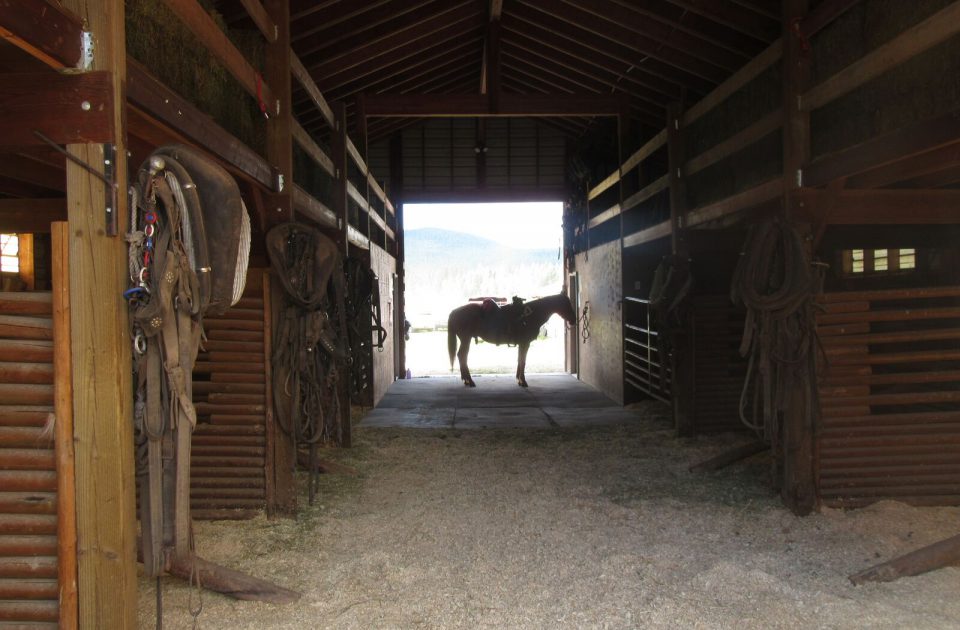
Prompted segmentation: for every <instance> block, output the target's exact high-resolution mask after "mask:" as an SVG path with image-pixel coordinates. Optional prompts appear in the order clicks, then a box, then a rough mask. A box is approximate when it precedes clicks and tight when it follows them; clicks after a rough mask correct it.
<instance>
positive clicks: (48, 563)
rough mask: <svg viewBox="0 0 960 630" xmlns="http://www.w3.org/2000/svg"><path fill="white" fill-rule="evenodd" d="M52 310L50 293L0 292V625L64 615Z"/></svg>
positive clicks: (50, 623)
mask: <svg viewBox="0 0 960 630" xmlns="http://www.w3.org/2000/svg"><path fill="white" fill-rule="evenodd" d="M51 312H52V304H51V295H50V293H16V294H0V401H2V403H0V626H6V625H7V624H10V625H12V626H16V625H19V624H24V625H30V627H56V622H57V620H58V618H59V602H58V599H59V587H58V582H57V494H56V491H57V473H56V454H55V451H54V443H53V434H52V433H47V432H45V431H44V426H45V424H46V423H47V421H48V418H50V417H51V415H52V413H53V341H52V339H53V327H52V321H51ZM27 622H30V623H29V624H27Z"/></svg>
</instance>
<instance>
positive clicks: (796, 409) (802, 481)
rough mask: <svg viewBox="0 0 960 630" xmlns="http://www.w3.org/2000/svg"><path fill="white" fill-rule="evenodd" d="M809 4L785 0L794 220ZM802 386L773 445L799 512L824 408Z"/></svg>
mask: <svg viewBox="0 0 960 630" xmlns="http://www.w3.org/2000/svg"><path fill="white" fill-rule="evenodd" d="M809 7H810V0H784V2H783V42H784V46H783V60H782V63H783V116H784V119H783V190H784V197H783V211H784V215H785V218H786V220H788V221H790V220H792V219H793V217H794V216H796V214H797V211H798V209H799V208H798V203H799V202H798V200H799V198H800V196H799V194H798V193H799V190H800V188H801V186H802V184H803V168H804V167H805V166H806V165H807V163H809V161H810V114H809V112H804V111H802V110H801V109H800V99H799V95H800V94H802V93H804V92H805V91H806V89H807V88H808V86H809V83H810V58H809V53H808V52H807V51H806V50H805V48H806V42H805V40H804V39H803V35H802V34H801V33H800V32H799V30H798V25H799V23H800V20H801V19H802V18H803V17H804V16H805V15H806V14H807V11H808V10H809ZM802 227H808V226H802ZM809 360H811V361H812V360H813V358H812V357H810V358H809ZM800 369H802V368H800ZM796 385H797V386H796V387H793V388H791V390H790V391H788V392H786V395H787V401H788V402H787V404H786V411H784V413H783V418H782V422H783V428H782V430H781V431H780V440H781V442H780V444H779V445H777V444H774V445H773V446H774V452H775V453H777V451H779V453H780V456H781V462H782V478H781V480H780V481H781V483H780V496H781V498H782V499H783V501H784V503H785V504H786V505H787V506H788V507H789V508H790V509H791V510H793V511H794V512H795V513H797V514H808V513H810V511H811V510H813V509H814V507H815V506H816V501H817V491H816V484H815V479H814V472H813V466H814V462H813V449H814V442H815V435H814V431H815V429H814V426H812V424H811V422H810V418H811V417H815V416H816V414H817V413H818V412H819V410H818V409H808V408H807V407H808V406H809V404H810V396H809V392H806V391H803V390H801V388H800V387H799V385H800V383H799V380H798V381H797V382H796ZM811 387H815V385H811Z"/></svg>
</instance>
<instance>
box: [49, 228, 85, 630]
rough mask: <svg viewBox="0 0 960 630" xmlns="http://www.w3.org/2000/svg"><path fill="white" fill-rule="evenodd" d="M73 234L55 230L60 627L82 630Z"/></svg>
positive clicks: (60, 229)
mask: <svg viewBox="0 0 960 630" xmlns="http://www.w3.org/2000/svg"><path fill="white" fill-rule="evenodd" d="M69 244H70V231H69V226H68V225H67V223H66V222H65V221H58V222H57V223H56V224H55V225H54V226H53V228H52V238H51V250H52V252H51V279H52V285H53V378H54V382H53V395H54V403H53V404H54V414H56V418H57V422H56V425H55V430H56V437H55V439H54V446H55V448H56V453H57V582H58V586H59V588H60V619H59V622H60V627H61V628H71V629H72V628H76V627H77V623H78V621H79V619H78V612H77V506H76V500H77V497H76V476H75V475H76V468H75V465H76V461H75V456H74V450H73V368H72V365H71V356H70V273H69V271H68V270H69V268H70V264H69V260H68V255H69Z"/></svg>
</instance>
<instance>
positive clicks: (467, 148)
mask: <svg viewBox="0 0 960 630" xmlns="http://www.w3.org/2000/svg"><path fill="white" fill-rule="evenodd" d="M485 124H486V136H485V137H486V145H485V146H486V149H487V152H486V154H485V156H486V157H485V160H486V167H485V168H486V186H485V187H486V189H487V190H493V191H504V190H511V189H522V190H531V189H537V188H544V189H550V190H557V189H560V188H562V187H563V185H564V182H565V180H564V166H565V154H564V151H565V140H564V137H563V135H562V134H561V133H560V132H559V131H557V130H555V129H553V128H552V127H549V126H547V125H544V124H542V123H539V122H537V121H536V120H534V119H529V118H490V119H488V120H487V121H486V123H485ZM402 141H403V153H402V155H403V185H404V190H405V191H406V192H408V193H416V192H450V191H454V192H456V191H461V192H462V191H472V190H477V189H478V188H479V187H480V182H479V181H478V171H477V160H478V157H477V153H476V147H477V130H476V121H475V120H473V119H469V118H438V119H432V120H429V121H426V122H424V123H423V124H421V125H419V126H416V127H411V128H408V129H406V130H404V131H403V132H402ZM385 147H386V142H384V143H380V144H379V145H377V146H375V147H372V148H371V150H370V154H371V156H377V158H376V159H377V160H379V163H381V164H382V163H383V161H384V159H383V158H384V156H385V155H386V149H385ZM373 163H374V162H373V161H371V165H372V164H373ZM382 172H384V173H385V172H386V171H382Z"/></svg>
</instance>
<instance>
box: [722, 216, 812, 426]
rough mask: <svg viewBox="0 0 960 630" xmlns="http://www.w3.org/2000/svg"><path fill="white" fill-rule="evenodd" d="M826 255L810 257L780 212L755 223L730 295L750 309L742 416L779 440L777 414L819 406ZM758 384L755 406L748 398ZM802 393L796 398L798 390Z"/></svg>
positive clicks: (744, 341)
mask: <svg viewBox="0 0 960 630" xmlns="http://www.w3.org/2000/svg"><path fill="white" fill-rule="evenodd" d="M822 267H823V265H822V264H821V263H811V261H810V257H809V255H808V253H807V246H806V243H805V242H804V240H803V237H802V236H801V235H800V234H799V233H798V232H797V231H796V229H794V228H793V227H792V226H791V225H790V224H789V223H787V222H785V221H783V220H781V219H779V218H777V219H773V220H769V221H765V222H763V223H760V224H757V225H755V226H753V227H752V228H751V230H750V233H749V234H748V236H747V240H746V243H745V244H744V248H743V250H742V251H741V253H740V261H739V263H738V264H737V268H736V270H735V272H734V276H733V282H732V284H731V288H730V298H731V299H732V300H733V302H734V303H737V304H742V305H743V306H744V307H746V309H747V314H746V320H745V322H744V326H743V339H742V341H741V343H740V356H743V357H748V358H749V360H748V366H747V375H746V378H745V379H744V383H743V390H742V391H741V394H740V419H741V420H742V422H743V423H744V424H745V425H746V426H747V427H749V428H751V429H752V430H754V431H755V432H756V433H757V434H758V435H759V436H760V437H761V438H763V439H764V440H766V441H768V442H771V443H773V442H775V441H776V440H777V435H778V433H779V421H778V414H779V413H780V412H782V411H784V410H786V409H787V408H788V407H790V406H794V405H802V406H803V410H804V413H805V416H806V422H808V423H812V422H813V413H814V411H815V409H816V407H817V390H816V378H815V375H816V363H815V358H816V357H815V348H816V346H817V339H816V329H815V324H814V298H815V296H816V294H817V293H819V292H820V288H821V285H822V273H821V270H822ZM751 389H752V391H753V410H752V412H750V413H749V414H748V412H747V398H748V395H749V392H750V390H751ZM797 396H799V398H797Z"/></svg>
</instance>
